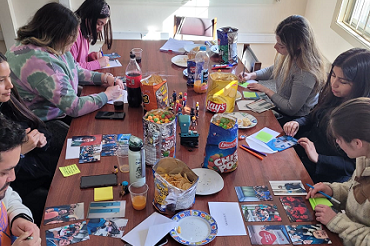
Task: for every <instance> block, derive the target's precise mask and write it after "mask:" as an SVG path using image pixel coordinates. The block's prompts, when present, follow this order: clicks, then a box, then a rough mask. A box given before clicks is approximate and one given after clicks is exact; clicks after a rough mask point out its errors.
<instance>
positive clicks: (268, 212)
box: [241, 204, 281, 221]
mask: <svg viewBox="0 0 370 246" xmlns="http://www.w3.org/2000/svg"><path fill="white" fill-rule="evenodd" d="M241 207H242V212H243V215H244V218H245V220H246V221H281V217H280V214H279V212H278V210H277V206H276V205H274V204H248V205H241Z"/></svg>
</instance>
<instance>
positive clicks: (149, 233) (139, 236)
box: [121, 212, 177, 246]
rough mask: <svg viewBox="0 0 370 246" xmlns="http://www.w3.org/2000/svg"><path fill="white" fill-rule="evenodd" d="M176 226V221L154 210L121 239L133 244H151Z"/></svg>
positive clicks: (145, 245) (144, 245)
mask: <svg viewBox="0 0 370 246" xmlns="http://www.w3.org/2000/svg"><path fill="white" fill-rule="evenodd" d="M176 226H177V222H176V221H173V220H171V219H169V218H167V217H166V216H163V215H161V214H159V213H157V212H154V213H152V214H151V215H150V216H149V217H148V218H146V219H145V220H144V221H143V222H141V223H140V224H139V225H137V226H136V227H135V228H134V229H132V230H131V231H129V232H128V233H127V234H126V235H125V236H123V237H122V238H121V239H122V240H123V241H125V242H128V243H129V244H132V245H133V246H153V245H155V244H156V243H157V242H158V241H159V240H161V238H163V237H164V236H165V235H166V234H167V233H168V232H170V231H171V230H172V229H173V228H175V227H176Z"/></svg>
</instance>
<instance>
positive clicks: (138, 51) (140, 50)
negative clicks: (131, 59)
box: [131, 48, 143, 64]
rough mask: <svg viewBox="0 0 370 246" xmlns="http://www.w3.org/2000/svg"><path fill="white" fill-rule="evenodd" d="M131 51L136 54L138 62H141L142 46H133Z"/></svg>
mask: <svg viewBox="0 0 370 246" xmlns="http://www.w3.org/2000/svg"><path fill="white" fill-rule="evenodd" d="M131 53H132V54H134V55H135V59H136V62H137V63H138V64H140V63H141V57H142V55H143V49H142V48H133V49H132V50H131Z"/></svg>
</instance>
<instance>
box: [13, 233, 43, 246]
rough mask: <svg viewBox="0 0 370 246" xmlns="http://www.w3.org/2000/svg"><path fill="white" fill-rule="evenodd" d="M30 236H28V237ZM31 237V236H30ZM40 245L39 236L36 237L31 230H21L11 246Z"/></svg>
mask: <svg viewBox="0 0 370 246" xmlns="http://www.w3.org/2000/svg"><path fill="white" fill-rule="evenodd" d="M28 237H30V238H28ZM31 237H32V238H31ZM39 245H41V238H40V236H39V237H36V236H35V235H34V234H32V232H30V231H26V232H23V233H22V234H21V235H20V236H19V237H18V238H17V240H15V241H14V243H13V244H12V246H39Z"/></svg>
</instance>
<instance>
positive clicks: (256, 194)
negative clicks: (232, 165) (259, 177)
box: [235, 185, 272, 202]
mask: <svg viewBox="0 0 370 246" xmlns="http://www.w3.org/2000/svg"><path fill="white" fill-rule="evenodd" d="M235 191H236V195H237V196H238V200H239V202H247V201H272V195H271V192H270V190H269V189H268V187H267V186H264V185H262V186H236V187H235Z"/></svg>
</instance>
